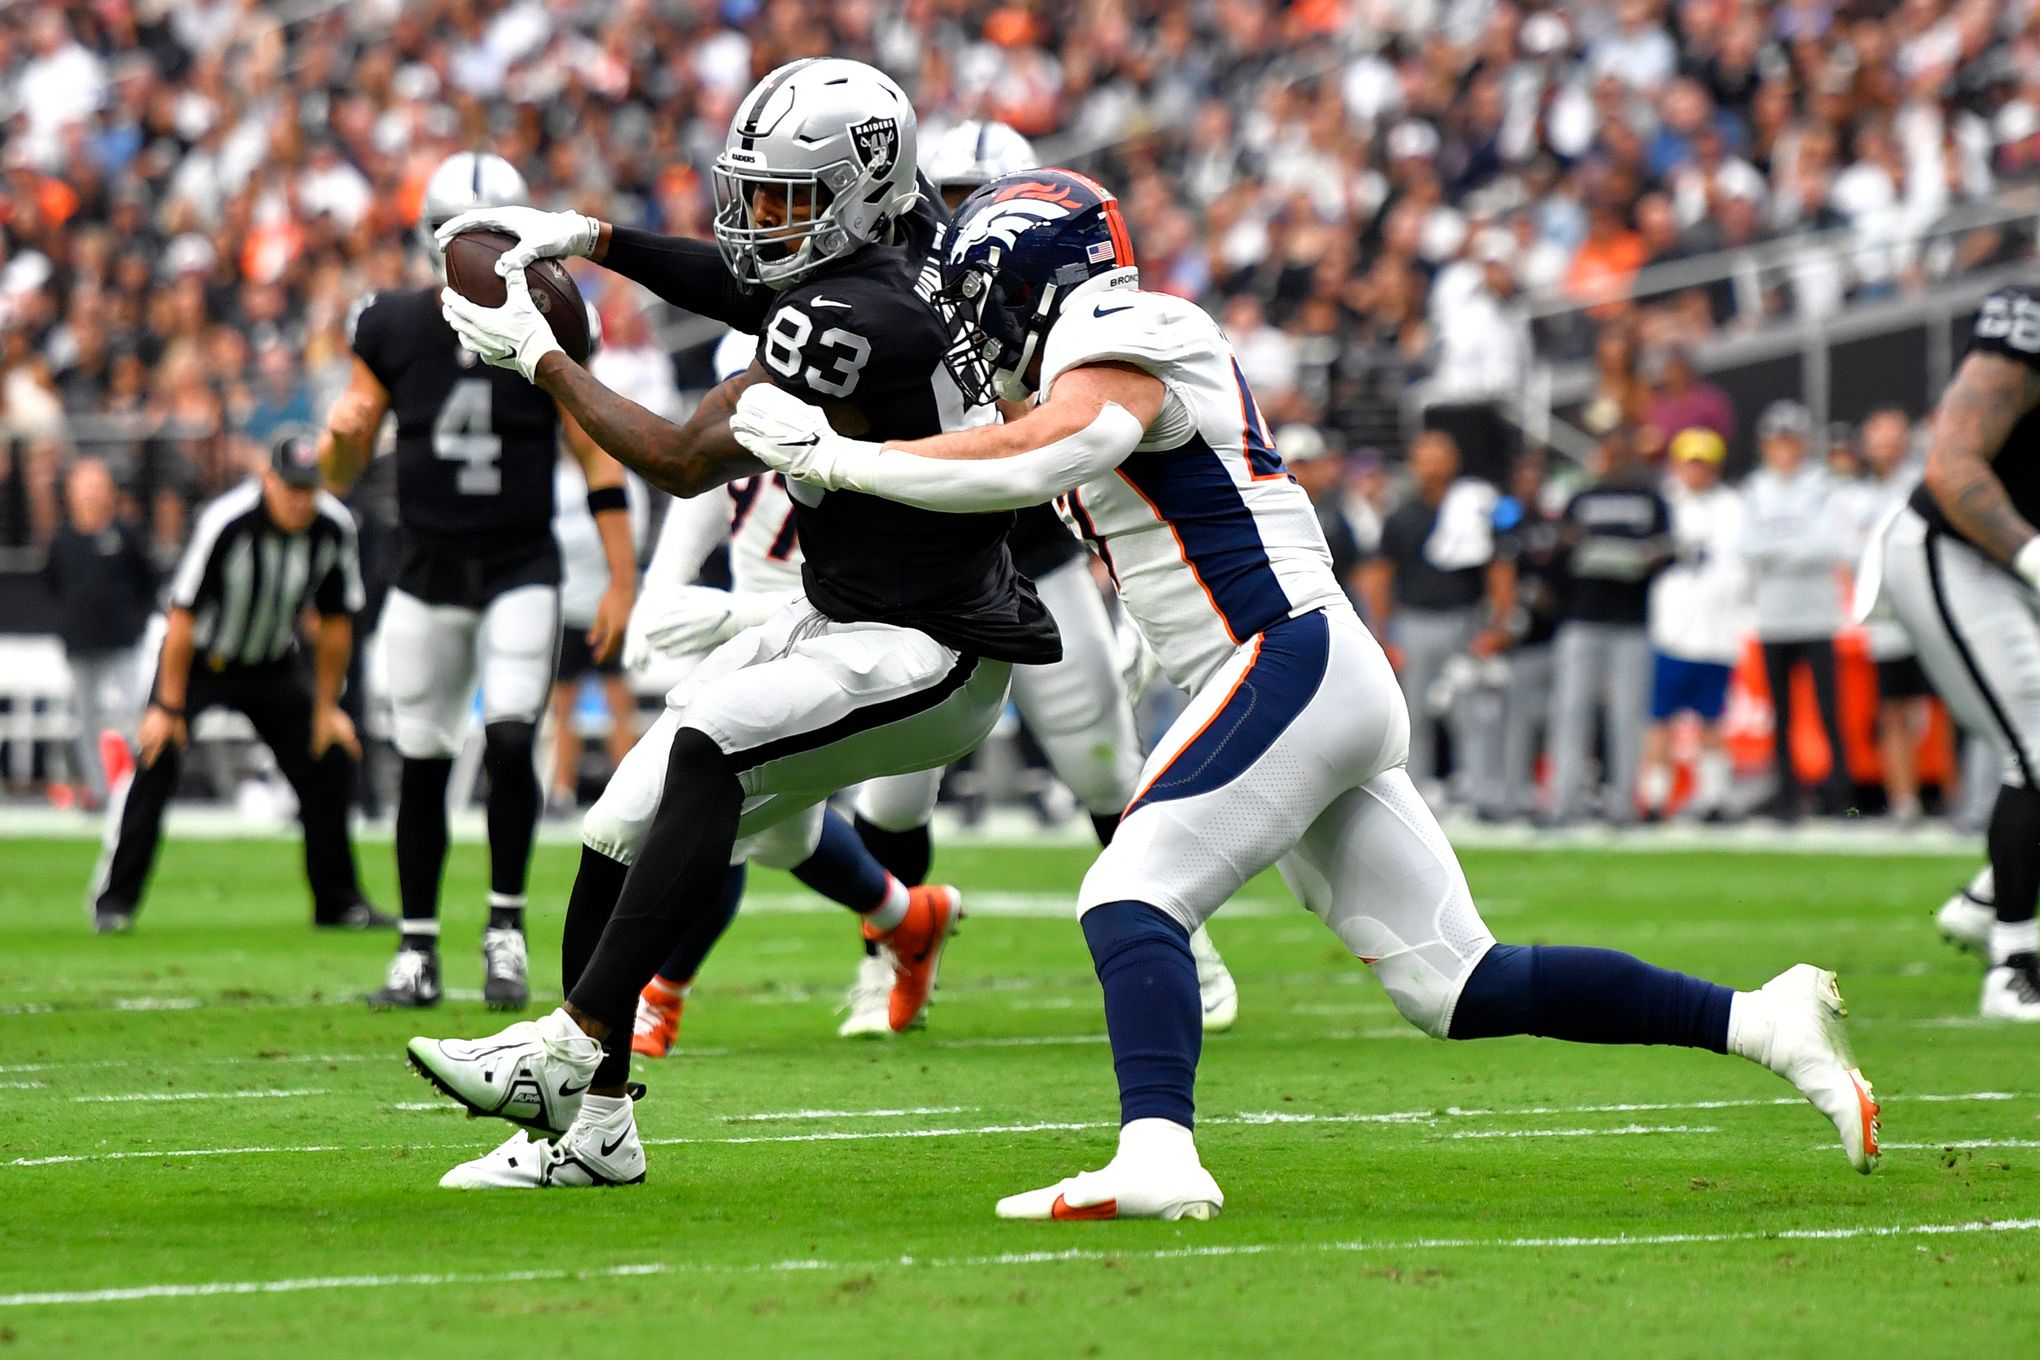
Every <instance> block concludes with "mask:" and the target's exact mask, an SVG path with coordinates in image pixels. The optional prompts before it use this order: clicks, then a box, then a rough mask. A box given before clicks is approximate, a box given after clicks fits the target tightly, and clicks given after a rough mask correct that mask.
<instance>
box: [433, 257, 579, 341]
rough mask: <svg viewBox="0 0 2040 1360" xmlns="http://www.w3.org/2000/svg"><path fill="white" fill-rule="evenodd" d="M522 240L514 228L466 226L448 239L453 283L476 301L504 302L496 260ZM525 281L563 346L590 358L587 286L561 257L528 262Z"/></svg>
mask: <svg viewBox="0 0 2040 1360" xmlns="http://www.w3.org/2000/svg"><path fill="white" fill-rule="evenodd" d="M516 244H517V238H516V237H514V236H512V235H510V234H509V233H508V232H502V231H464V232H462V233H461V234H460V235H458V236H456V237H454V238H453V239H452V240H451V241H448V242H447V243H446V281H447V283H448V284H450V285H451V286H452V288H453V291H454V292H456V293H459V294H460V295H461V296H462V297H464V298H466V299H467V300H468V301H470V302H478V303H480V304H481V305H482V306H484V307H500V306H502V305H503V298H504V289H503V276H502V275H501V274H498V273H497V272H496V260H497V257H499V256H500V255H502V253H503V252H504V251H506V250H508V249H510V247H512V246H514V245H516ZM524 281H525V283H527V284H529V285H530V287H531V300H532V301H533V302H535V303H537V304H538V310H539V311H541V312H543V313H545V320H546V324H547V325H549V326H551V327H552V333H553V338H554V339H555V340H557V341H559V342H560V348H561V349H563V350H565V351H566V352H567V357H568V358H569V359H572V360H573V361H574V362H575V363H577V364H585V363H587V362H588V304H587V303H585V302H583V301H582V300H581V290H580V289H579V288H577V287H576V286H575V285H574V279H573V276H572V275H571V274H569V273H567V270H566V266H565V265H562V264H561V263H560V262H559V261H558V260H539V261H537V262H536V263H533V264H529V265H526V266H525V269H524Z"/></svg>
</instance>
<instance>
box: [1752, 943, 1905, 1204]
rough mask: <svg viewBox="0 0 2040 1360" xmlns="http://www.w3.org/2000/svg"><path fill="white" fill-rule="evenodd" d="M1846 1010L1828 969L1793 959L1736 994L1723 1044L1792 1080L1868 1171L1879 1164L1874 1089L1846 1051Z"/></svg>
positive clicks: (1852, 1161) (1860, 1166)
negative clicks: (1756, 985) (1763, 980)
mask: <svg viewBox="0 0 2040 1360" xmlns="http://www.w3.org/2000/svg"><path fill="white" fill-rule="evenodd" d="M1848 1013H1849V1008H1848V1006H1847V1005H1846V1004H1844V1003H1843V1001H1842V992H1841V988H1840V987H1839V986H1838V985H1837V984H1836V982H1835V975H1834V974H1833V973H1830V972H1829V971H1827V970H1826V969H1825V968H1816V967H1814V966H1813V965H1812V964H1810V963H1801V964H1795V965H1794V966H1793V967H1791V968H1788V969H1786V970H1785V971H1784V972H1782V973H1780V974H1778V976H1777V977H1774V978H1772V979H1771V980H1770V981H1769V982H1767V983H1765V984H1764V985H1763V986H1762V987H1761V988H1759V989H1758V990H1756V991H1754V992H1738V993H1737V994H1736V998H1735V1004H1734V1006H1733V1008H1732V1009H1731V1010H1730V1012H1729V1024H1728V1035H1729V1039H1728V1047H1729V1051H1730V1052H1732V1053H1740V1054H1741V1055H1742V1056H1744V1057H1745V1058H1748V1059H1750V1060H1751V1061H1753V1062H1758V1063H1762V1064H1763V1065H1764V1066H1765V1067H1768V1068H1770V1069H1771V1070H1772V1071H1773V1072H1776V1073H1777V1074H1778V1075H1779V1076H1781V1077H1783V1078H1785V1080H1787V1081H1789V1082H1791V1083H1792V1084H1793V1085H1794V1086H1796V1087H1798V1088H1799V1093H1800V1094H1801V1095H1803V1096H1805V1097H1806V1098H1807V1100H1809V1101H1811V1102H1812V1104H1813V1107H1814V1108H1815V1109H1817V1110H1819V1111H1820V1112H1821V1113H1822V1114H1824V1115H1826V1116H1827V1117H1828V1118H1829V1119H1831V1120H1833V1121H1834V1126H1835V1131H1836V1132H1837V1133H1839V1134H1840V1135H1841V1138H1842V1151H1843V1152H1845V1153H1847V1154H1848V1158H1849V1165H1851V1166H1853V1167H1855V1168H1856V1170H1858V1171H1860V1172H1862V1173H1863V1174H1864V1175H1866V1176H1867V1175H1869V1174H1870V1173H1871V1172H1872V1171H1875V1170H1876V1169H1877V1155H1878V1154H1877V1135H1878V1132H1879V1125H1878V1106H1877V1097H1876V1095H1875V1094H1874V1093H1873V1092H1872V1091H1871V1089H1870V1080H1869V1078H1867V1077H1865V1076H1864V1075H1863V1071H1862V1069H1861V1068H1859V1067H1857V1066H1856V1060H1855V1059H1854V1058H1853V1057H1851V1056H1850V1053H1849V1038H1848V1035H1847V1034H1846V1033H1845V1032H1844V1031H1843V1028H1842V1020H1843V1018H1844V1017H1846V1016H1847V1015H1848Z"/></svg>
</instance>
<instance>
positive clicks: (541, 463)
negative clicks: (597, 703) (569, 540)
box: [350, 288, 560, 607]
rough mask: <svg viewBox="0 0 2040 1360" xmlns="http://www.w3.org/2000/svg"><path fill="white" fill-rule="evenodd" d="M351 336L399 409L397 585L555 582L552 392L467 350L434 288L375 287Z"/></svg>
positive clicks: (479, 591) (436, 591) (451, 589)
mask: <svg viewBox="0 0 2040 1360" xmlns="http://www.w3.org/2000/svg"><path fill="white" fill-rule="evenodd" d="M350 338H351V340H352V342H353V345H354V352H355V353H356V354H357V355H359V356H360V357H361V361H362V362H363V363H365V364H367V365H368V369H369V372H371V373H373V374H375V376H376V380H377V381H378V382H380V383H381V384H382V385H383V388H384V389H385V390H386V391H387V392H388V393H389V394H390V411H391V413H392V414H394V415H395V416H396V418H397V447H396V455H397V519H398V522H399V524H400V525H401V526H402V528H403V530H404V534H403V538H404V547H403V555H402V561H401V562H400V565H399V569H398V585H400V586H401V587H402V588H403V589H405V590H406V591H408V592H409V593H411V594H414V595H417V596H418V597H419V598H421V599H424V600H426V601H427V602H428V603H434V604H462V605H468V606H471V607H479V606H480V605H482V604H485V603H486V602H487V600H488V599H489V598H492V597H493V596H494V595H496V594H498V593H500V592H501V591H503V590H507V589H510V588H511V587H513V586H518V585H552V584H557V583H558V581H559V549H558V546H557V545H556V544H555V542H554V540H553V533H552V516H553V465H554V463H555V462H556V461H557V460H558V458H559V434H560V419H559V412H558V408H557V407H556V406H555V405H554V404H553V399H552V398H551V397H550V396H547V395H546V394H545V393H544V392H542V391H541V390H539V389H538V388H536V387H533V386H532V385H531V384H530V383H528V382H526V381H525V380H524V379H523V378H522V377H520V376H519V375H518V374H516V373H514V372H512V371H510V370H508V369H502V368H493V367H490V366H489V365H487V364H484V363H482V362H481V361H480V360H478V359H476V358H475V357H474V356H473V355H471V354H469V353H468V352H467V351H466V350H464V349H462V348H461V347H460V341H459V340H458V339H456V338H455V336H454V334H453V330H452V328H451V327H449V326H448V325H447V324H446V319H445V318H444V317H443V316H441V315H440V311H439V295H438V292H437V290H436V289H430V288H415V289H403V290H399V291H390V292H382V293H375V294H372V295H371V296H369V297H368V298H366V299H365V300H364V301H363V302H362V303H361V304H360V305H359V307H358V308H357V309H356V312H355V316H354V318H353V325H352V327H351V334H350Z"/></svg>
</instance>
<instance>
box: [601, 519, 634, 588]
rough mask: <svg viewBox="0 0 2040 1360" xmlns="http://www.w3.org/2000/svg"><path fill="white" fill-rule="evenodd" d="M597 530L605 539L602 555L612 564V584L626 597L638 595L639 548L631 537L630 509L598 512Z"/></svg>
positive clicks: (610, 582)
mask: <svg viewBox="0 0 2040 1360" xmlns="http://www.w3.org/2000/svg"><path fill="white" fill-rule="evenodd" d="M595 533H596V535H597V536H598V537H600V538H601V540H602V557H603V560H604V561H605V562H607V563H608V564H609V588H610V589H611V590H615V591H621V592H622V593H623V598H624V599H626V600H630V599H635V598H636V596H637V551H636V549H635V548H634V547H633V546H632V544H631V540H630V511H629V510H604V511H603V512H602V513H601V514H599V515H597V516H595Z"/></svg>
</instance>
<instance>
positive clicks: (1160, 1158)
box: [998, 1119, 1225, 1223]
mask: <svg viewBox="0 0 2040 1360" xmlns="http://www.w3.org/2000/svg"><path fill="white" fill-rule="evenodd" d="M1224 1207H1225V1192H1224V1191H1222V1190H1220V1189H1219V1188H1218V1182H1217V1181H1215V1180H1213V1179H1212V1177H1211V1173H1210V1172H1209V1171H1206V1170H1205V1169H1204V1164H1203V1163H1202V1162H1200V1161H1199V1160H1198V1159H1197V1144H1196V1141H1195V1140H1194V1139H1193V1138H1192V1137H1191V1135H1190V1130H1188V1129H1186V1128H1184V1127H1183V1126H1182V1125H1181V1124H1175V1123H1171V1122H1170V1121H1168V1120H1166V1119H1136V1120H1134V1121H1133V1122H1132V1123H1131V1124H1128V1125H1126V1126H1125V1127H1124V1128H1122V1129H1121V1130H1120V1131H1119V1153H1118V1155H1117V1156H1115V1157H1113V1159H1112V1160H1111V1161H1110V1162H1108V1163H1106V1164H1105V1165H1104V1166H1102V1167H1100V1168H1099V1169H1098V1170H1096V1171H1084V1172H1080V1173H1078V1174H1077V1175H1074V1176H1071V1177H1068V1178H1067V1179H1065V1180H1060V1181H1057V1182H1056V1183H1055V1184H1054V1185H1047V1186H1043V1187H1042V1188H1041V1189H1039V1190H1028V1191H1025V1192H1023V1193H1021V1194H1018V1195H1008V1196H1006V1197H1005V1198H1004V1199H1002V1200H1000V1201H999V1206H998V1213H999V1217H1000V1218H1021V1219H1052V1220H1055V1221H1058V1222H1063V1223H1081V1222H1093V1221H1097V1220H1100V1219H1108V1218H1159V1219H1167V1220H1170V1221H1174V1220H1177V1219H1185V1218H1188V1219H1196V1220H1200V1221H1201V1220H1205V1219H1213V1218H1217V1217H1218V1214H1219V1211H1220V1210H1221V1209H1223V1208H1224Z"/></svg>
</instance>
